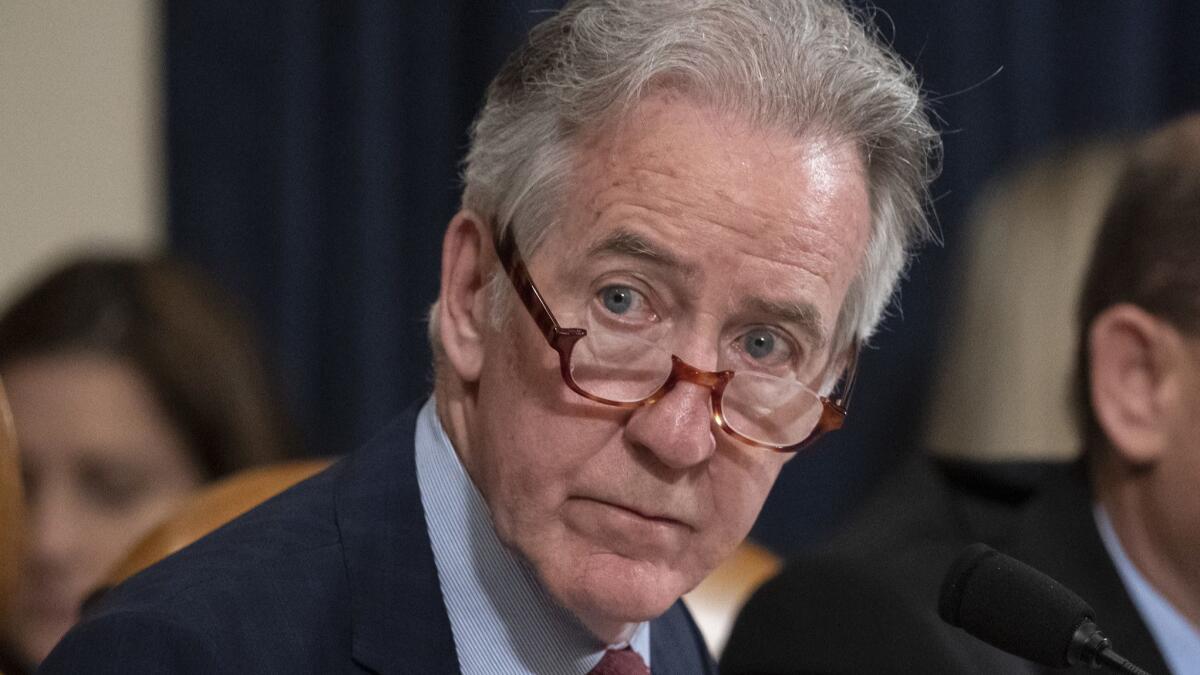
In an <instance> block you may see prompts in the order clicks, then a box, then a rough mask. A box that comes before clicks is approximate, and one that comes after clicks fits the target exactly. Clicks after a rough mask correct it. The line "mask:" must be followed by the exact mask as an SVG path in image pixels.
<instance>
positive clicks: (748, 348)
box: [742, 329, 775, 360]
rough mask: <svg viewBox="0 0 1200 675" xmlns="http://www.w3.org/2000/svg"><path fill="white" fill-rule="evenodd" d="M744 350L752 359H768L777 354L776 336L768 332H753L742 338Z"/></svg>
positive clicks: (760, 330)
mask: <svg viewBox="0 0 1200 675" xmlns="http://www.w3.org/2000/svg"><path fill="white" fill-rule="evenodd" d="M742 350H743V351H745V352H746V354H747V355H749V356H750V357H751V358H754V359H759V360H762V359H766V358H768V357H770V356H771V355H772V354H773V353H774V352H775V336H774V335H773V334H772V333H771V332H770V331H767V330H763V329H757V330H752V331H750V332H748V333H746V334H745V335H744V336H743V337H742Z"/></svg>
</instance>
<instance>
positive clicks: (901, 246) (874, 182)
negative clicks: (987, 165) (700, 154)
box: [431, 0, 941, 350]
mask: <svg viewBox="0 0 1200 675" xmlns="http://www.w3.org/2000/svg"><path fill="white" fill-rule="evenodd" d="M664 88H669V89H671V90H674V91H679V92H682V93H684V94H686V95H687V96H689V97H691V98H693V99H695V100H697V101H700V102H703V103H706V104H710V105H714V106H717V107H718V108H719V109H722V110H729V111H733V112H735V113H736V114H739V115H742V116H744V117H745V118H746V119H748V120H750V121H751V122H752V123H753V124H755V125H756V126H759V127H760V128H763V129H772V130H776V129H777V130H782V131H784V132H786V133H789V134H792V135H794V136H796V137H800V136H802V135H806V134H824V135H826V137H830V138H833V139H837V140H846V141H849V142H852V143H854V144H855V145H856V146H857V147H858V148H859V149H860V152H861V157H862V159H863V163H864V166H865V168H866V174H867V176H866V178H867V181H868V191H869V194H870V202H871V212H872V233H871V236H870V240H869V243H868V247H867V252H866V256H865V260H864V263H863V266H862V268H861V269H860V270H859V273H858V274H857V275H856V277H855V280H854V281H853V283H852V285H851V287H850V290H849V293H848V295H847V298H846V302H845V304H844V306H843V311H842V312H841V314H840V315H839V317H838V322H837V328H836V329H835V335H834V341H833V345H834V347H835V348H839V349H840V348H844V347H846V346H848V345H850V344H851V343H853V342H854V341H860V342H863V341H866V340H867V339H868V338H869V337H870V336H871V335H872V333H873V332H874V330H875V327H876V325H877V324H878V323H879V321H880V319H881V317H882V316H883V314H884V312H885V310H886V308H887V304H888V301H889V299H890V298H891V296H892V293H893V290H894V288H895V286H896V283H897V281H898V280H899V278H900V276H901V274H902V273H903V271H904V269H905V267H906V265H907V262H908V258H909V254H908V251H909V250H910V249H911V248H913V247H914V246H915V245H916V244H917V243H918V242H920V241H923V240H925V239H927V238H929V237H930V234H931V230H930V227H929V223H928V221H927V220H926V217H925V208H924V207H925V205H926V203H927V201H928V199H927V195H928V192H927V189H928V184H929V182H930V181H931V180H932V178H933V176H934V175H936V172H937V167H938V161H939V158H940V150H941V143H940V140H939V138H938V135H937V132H936V131H935V130H934V128H933V126H932V125H931V123H930V120H929V115H928V113H927V111H926V108H925V103H924V101H923V99H922V96H921V94H920V90H919V86H918V84H917V81H916V78H915V76H914V75H913V73H912V71H911V70H910V69H909V68H908V66H907V65H905V64H904V63H903V62H902V61H901V60H900V59H899V58H898V57H897V56H896V55H895V54H894V53H893V52H892V51H891V49H890V48H889V47H887V46H886V45H885V44H884V43H883V40H882V39H881V38H880V36H879V35H878V34H877V32H876V30H875V29H874V27H873V26H872V24H871V21H870V18H869V17H867V16H865V15H862V14H859V13H856V12H854V11H852V10H851V9H849V8H847V7H846V6H845V5H843V4H842V3H841V2H839V1H837V0H754V1H750V0H576V1H573V2H570V3H568V4H567V6H566V7H565V8H564V9H563V10H562V11H561V12H560V13H558V14H557V15H555V16H554V17H552V18H550V19H548V20H547V21H545V22H543V23H541V24H539V25H538V26H537V27H535V28H534V29H533V30H532V32H531V33H530V35H529V38H528V40H527V41H526V43H525V44H524V45H523V46H522V47H521V48H520V49H519V50H518V51H517V52H515V53H514V54H513V55H512V56H511V57H510V58H509V59H508V61H507V62H506V63H505V65H504V67H503V68H502V70H501V71H500V74H499V75H498V76H497V77H496V79H495V80H494V81H493V82H492V84H491V86H490V87H489V89H488V93H487V100H486V102H485V104H484V107H483V110H482V111H481V112H480V114H479V116H478V118H477V119H476V121H475V124H474V127H473V129H472V136H471V138H472V142H471V148H470V152H469V153H468V155H467V158H466V170H465V176H464V178H465V184H466V186H465V190H464V193H463V206H464V207H465V208H469V209H471V210H473V211H475V212H476V213H478V214H479V215H480V216H481V217H483V218H485V219H487V220H488V221H489V222H490V223H491V224H492V226H493V227H496V228H502V227H508V226H510V225H511V226H512V227H513V228H514V235H515V236H516V239H517V242H518V245H519V246H520V247H521V250H522V251H523V252H524V253H525V254H526V255H527V256H528V255H531V254H532V253H533V252H534V251H535V250H537V248H538V246H539V245H540V243H541V241H542V240H543V239H544V237H545V234H546V232H547V230H548V229H549V228H550V227H551V226H553V225H554V224H555V222H556V216H557V214H558V213H559V209H560V207H561V205H562V199H563V197H564V195H565V192H566V190H565V184H566V181H567V180H569V173H570V167H571V164H572V158H573V155H572V153H573V152H574V150H575V148H576V147H577V144H578V143H579V142H580V141H581V139H584V138H585V137H586V135H587V134H588V133H594V132H595V130H596V129H597V128H600V127H602V126H603V125H604V124H606V123H611V122H614V121H619V120H620V119H621V118H622V116H623V115H624V114H626V113H627V112H628V111H629V110H630V108H632V107H633V106H634V105H635V104H636V103H637V102H638V101H639V100H641V99H642V98H644V97H645V96H646V95H647V94H648V93H649V92H651V91H654V90H655V89H664ZM497 276H502V275H497ZM492 281H493V282H494V281H495V277H493V279H492ZM492 287H493V289H494V290H496V291H503V290H504V288H503V286H502V284H497V283H492ZM508 295H511V294H508ZM504 297H507V296H500V295H493V300H496V301H497V302H493V306H494V307H497V308H499V309H498V310H497V312H498V313H499V314H498V315H499V316H503V314H504V312H505V311H506V309H505V308H506V307H507V304H508V303H506V302H504V301H503V298H504ZM436 330H437V328H436V325H432V326H431V332H433V333H434V334H436ZM436 349H437V345H436V344H435V350H436Z"/></svg>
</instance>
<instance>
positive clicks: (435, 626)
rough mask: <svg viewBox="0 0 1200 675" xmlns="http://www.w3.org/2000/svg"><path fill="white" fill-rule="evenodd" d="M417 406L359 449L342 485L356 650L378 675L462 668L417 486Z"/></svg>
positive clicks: (341, 521)
mask: <svg viewBox="0 0 1200 675" xmlns="http://www.w3.org/2000/svg"><path fill="white" fill-rule="evenodd" d="M417 411H418V408H417V407H413V408H411V409H409V410H408V411H407V412H406V413H405V414H404V415H403V416H402V417H401V418H400V419H398V420H397V421H395V422H393V423H392V424H391V425H389V426H388V428H387V429H385V430H384V431H383V432H382V433H380V434H379V435H378V436H377V437H376V438H375V439H374V440H372V441H371V442H370V443H368V444H367V445H366V446H365V447H364V448H362V449H361V450H360V451H358V452H356V453H355V454H354V455H352V456H351V457H350V458H349V459H348V462H347V464H346V467H345V470H344V471H343V473H342V475H341V476H340V478H339V481H338V484H337V486H336V488H335V503H336V506H335V508H336V510H337V515H336V517H337V522H338V528H339V531H340V533H341V537H342V542H343V555H344V557H345V564H346V574H347V577H348V583H349V588H350V596H351V598H350V600H351V612H352V614H353V616H352V630H353V641H354V642H353V655H354V659H355V661H357V662H358V663H359V664H360V665H362V666H364V667H366V668H368V669H369V670H373V671H375V672H379V673H412V672H430V673H455V672H458V658H457V656H456V654H455V651H454V636H453V633H452V632H451V629H450V620H449V618H448V617H447V616H446V608H445V604H444V603H443V601H442V593H441V586H440V585H439V583H438V578H437V568H436V566H435V564H434V560H433V551H432V549H431V547H430V543H429V535H428V532H427V530H426V526H425V514H424V510H423V509H422V507H421V498H420V491H419V489H418V487H417V476H416V465H415V459H414V456H415V455H414V450H413V437H414V431H415V428H416V426H415V425H416V415H417Z"/></svg>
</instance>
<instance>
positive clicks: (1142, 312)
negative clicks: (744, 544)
mask: <svg viewBox="0 0 1200 675" xmlns="http://www.w3.org/2000/svg"><path fill="white" fill-rule="evenodd" d="M1078 319H1079V326H1080V330H1079V348H1078V368H1077V375H1076V378H1077V383H1076V386H1077V389H1078V391H1077V398H1078V408H1079V418H1080V427H1081V432H1082V433H1081V437H1082V438H1083V442H1084V460H1085V461H1084V462H1083V464H1082V465H1081V466H1079V467H1075V470H1073V471H1071V472H1070V473H1067V474H1061V475H1060V474H1054V475H1053V476H1051V478H1052V480H1051V481H1049V482H1048V484H1046V485H1045V486H1044V487H1043V488H1042V489H1041V491H1040V492H1039V494H1036V495H1035V496H1034V497H1033V498H1032V500H1031V501H1030V502H1029V503H1028V504H1027V505H1026V506H1025V507H1024V510H1023V512H1021V513H1019V514H1018V515H1017V517H1016V519H1015V521H1014V522H1011V523H1008V524H1007V526H1005V527H996V525H995V510H996V508H995V505H992V506H991V507H987V506H986V505H984V504H982V503H981V500H979V499H978V498H977V497H974V496H972V495H970V494H968V493H966V492H965V491H962V490H961V489H958V488H954V487H951V486H950V485H948V484H947V483H945V482H942V481H939V480H938V479H937V477H934V476H931V475H929V474H928V473H927V472H925V473H922V472H916V473H912V474H910V475H908V476H907V477H906V478H905V479H903V480H900V481H898V482H897V483H896V484H894V485H892V486H890V487H889V489H888V490H887V491H885V494H881V495H880V497H879V499H878V500H877V502H876V503H875V504H874V505H872V506H870V507H868V508H867V509H866V510H865V511H864V512H863V513H862V514H861V515H860V517H859V518H858V519H857V520H856V524H857V526H858V529H857V531H847V532H846V533H845V535H844V536H842V537H840V538H839V540H838V541H837V542H836V543H835V544H834V545H833V546H831V547H830V548H829V550H827V551H823V552H822V553H821V554H819V555H813V556H810V557H806V558H803V559H798V560H796V561H793V562H792V563H791V564H790V565H789V567H788V568H787V569H786V570H785V571H784V573H783V574H782V575H781V576H780V577H779V578H778V579H776V580H774V581H772V582H771V583H770V584H768V585H767V586H766V587H764V588H763V589H761V590H760V591H759V592H758V593H757V594H756V596H755V598H754V599H752V600H751V601H750V603H749V604H748V606H747V608H746V610H745V612H744V613H743V615H742V616H741V617H740V618H739V620H738V624H737V626H736V627H735V629H734V633H733V636H732V637H731V640H730V644H729V647H728V649H727V651H726V652H725V656H724V659H723V661H722V667H723V670H725V671H727V672H733V673H737V672H746V673H792V672H797V671H800V672H814V673H815V672H831V671H837V672H877V673H883V672H895V673H906V672H914V671H916V670H920V671H923V672H938V673H964V674H965V673H996V674H997V675H1000V674H1002V673H1003V674H1008V673H1022V672H1043V669H1042V668H1040V667H1037V666H1035V665H1034V664H1031V663H1029V662H1026V661H1023V660H1022V659H1018V658H1017V657H1015V656H1010V655H1008V654H1005V653H1003V652H1001V651H999V650H998V649H995V648H992V647H990V646H988V645H986V644H984V643H983V642H981V641H979V640H977V639H975V638H973V637H971V636H969V635H967V634H966V633H964V632H963V631H961V630H958V629H956V628H951V627H950V626H949V625H947V624H945V623H944V622H942V621H941V619H939V618H938V616H937V597H938V589H939V586H940V584H941V579H942V576H943V575H944V574H945V573H946V570H947V568H948V567H949V566H950V563H951V561H952V560H953V558H954V557H955V555H956V554H957V553H958V551H959V550H960V549H961V548H962V547H963V546H964V545H966V544H967V543H968V542H970V541H973V540H975V539H987V538H989V536H991V537H995V539H993V542H992V543H994V544H995V545H996V546H997V547H998V548H1001V549H1002V550H1004V551H1006V552H1007V553H1010V554H1011V555H1012V556H1014V557H1016V558H1018V559H1021V560H1023V561H1025V562H1027V563H1029V564H1031V565H1033V566H1034V567H1037V568H1039V569H1041V570H1042V571H1044V572H1046V573H1047V574H1049V575H1050V576H1052V577H1054V578H1056V579H1058V580H1059V581H1060V582H1062V583H1063V584H1064V585H1066V586H1067V587H1068V588H1071V589H1072V590H1074V591H1075V592H1077V593H1078V594H1079V595H1081V596H1082V597H1083V598H1084V599H1085V600H1086V601H1088V602H1089V603H1090V604H1091V605H1092V607H1093V608H1094V609H1095V611H1096V614H1097V616H1096V620H1097V623H1098V624H1099V625H1100V626H1101V628H1102V629H1103V630H1104V632H1105V634H1106V635H1107V636H1108V637H1109V638H1110V639H1111V640H1112V642H1113V647H1114V649H1115V650H1116V651H1117V652H1119V653H1120V654H1121V655H1123V656H1125V657H1126V658H1128V659H1129V660H1131V661H1132V662H1134V663H1135V664H1137V665H1139V666H1141V667H1142V668H1144V669H1146V670H1147V671H1148V672H1152V673H1163V672H1168V670H1169V672H1172V673H1176V674H1177V675H1178V674H1183V673H1200V489H1198V486H1200V115H1192V116H1190V117H1186V118H1183V119H1181V120H1179V121H1176V122H1175V123H1173V124H1171V125H1169V126H1167V127H1165V128H1164V129H1162V130H1161V131H1158V132H1157V133H1155V134H1154V135H1152V136H1150V137H1149V138H1147V139H1146V140H1144V141H1142V142H1141V143H1140V144H1139V145H1138V146H1137V148H1135V150H1134V152H1133V155H1132V157H1131V159H1130V160H1129V163H1128V165H1127V167H1126V168H1125V169H1124V173H1123V175H1122V177H1121V179H1120V180H1119V182H1118V184H1117V186H1116V193H1115V195H1114V197H1113V201H1112V203H1111V204H1110V205H1109V206H1108V208H1107V210H1106V215H1105V217H1104V222H1103V224H1102V225H1101V229H1100V232H1099V235H1098V238H1097V241H1096V244H1095V249H1094V252H1093V256H1092V260H1091V263H1090V268H1089V272H1088V273H1087V275H1086V278H1085V280H1084V287H1083V291H1082V295H1081V298H1080V303H1079V315H1078ZM900 494H906V495H908V497H909V501H908V502H907V504H908V509H907V510H906V511H905V513H904V515H900V516H897V515H896V514H897V508H896V504H897V503H899V501H898V500H899V498H900V497H899V496H898V495H900ZM1076 669H1077V670H1078V672H1091V671H1090V670H1089V668H1088V667H1087V666H1083V665H1080V666H1077V668H1076ZM1045 672H1059V671H1057V670H1045Z"/></svg>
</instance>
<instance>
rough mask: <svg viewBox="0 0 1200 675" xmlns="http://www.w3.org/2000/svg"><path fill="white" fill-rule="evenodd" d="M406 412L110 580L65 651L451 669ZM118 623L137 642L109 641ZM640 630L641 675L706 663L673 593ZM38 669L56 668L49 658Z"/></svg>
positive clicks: (179, 663) (200, 665) (270, 664)
mask: <svg viewBox="0 0 1200 675" xmlns="http://www.w3.org/2000/svg"><path fill="white" fill-rule="evenodd" d="M415 420H416V409H415V408H414V409H412V410H410V411H408V412H407V413H405V414H404V415H403V416H402V417H401V418H400V419H398V420H397V421H395V422H394V423H393V424H391V425H390V426H389V427H388V428H387V429H385V430H384V431H383V432H382V433H381V434H380V435H379V436H378V437H376V438H375V439H374V440H373V441H372V442H371V443H369V444H368V445H367V446H366V447H364V448H363V449H362V450H361V451H359V452H357V453H355V454H354V455H352V456H351V457H349V458H347V459H345V460H343V461H341V462H339V463H338V464H337V465H335V466H334V467H333V468H332V469H330V470H328V471H326V472H324V473H322V474H321V475H319V476H317V477H315V478H313V479H311V480H309V481H307V482H305V483H303V484H301V485H299V486H297V487H296V488H294V489H292V490H289V491H287V492H285V493H284V494H282V495H280V496H279V497H276V498H274V499H272V500H270V501H268V502H267V503H266V504H264V505H263V506H262V507H260V508H258V509H255V510H254V511H253V512H252V513H250V514H249V515H248V516H246V517H244V518H240V519H238V520H236V521H234V522H233V523H232V524H230V525H229V526H227V527H225V528H223V529H221V530H219V531H218V532H217V533H215V534H214V535H213V536H210V537H208V538H205V539H202V540H201V541H200V542H199V543H198V544H197V545H195V546H193V547H192V548H190V549H189V550H188V555H186V556H174V557H171V558H169V559H168V560H166V561H165V562H164V563H163V564H161V565H157V566H155V567H153V568H151V569H150V570H149V571H148V572H147V573H145V574H143V575H141V576H139V577H138V578H137V581H136V582H135V583H132V584H126V585H123V586H119V587H117V589H115V590H114V591H112V592H110V594H109V595H108V596H107V597H105V598H104V601H103V603H102V604H101V606H100V607H99V608H97V610H96V611H95V612H93V613H92V614H91V615H90V619H91V622H90V623H88V624H85V625H84V627H83V630H81V631H78V632H77V634H76V635H75V636H74V639H75V642H74V643H73V644H72V650H73V651H74V652H75V653H78V654H92V655H95V656H96V657H98V658H97V660H98V661H99V662H102V663H106V664H107V663H108V660H107V659H105V658H104V656H105V655H106V654H110V653H116V654H120V655H121V658H122V661H121V663H120V664H118V665H116V666H115V668H114V669H113V670H111V671H110V670H108V669H107V668H108V666H106V667H105V668H100V669H96V670H95V671H91V672H114V673H117V672H122V673H159V672H162V673H168V672H188V673H235V672H243V673H299V672H313V673H340V672H360V671H364V672H380V673H451V672H458V660H457V658H456V656H455V650H454V640H453V637H452V635H451V630H450V622H449V620H448V619H447V616H446V607H445V605H444V604H443V600H442V594H441V591H440V589H439V587H438V581H437V573H436V571H435V568H434V560H433V553H432V551H431V550H430V543H429V535H428V533H427V532H426V529H425V517H424V515H423V510H422V506H421V498H420V495H419V493H418V489H417V481H416V475H415V472H414V470H413V469H414V467H413V463H414V459H413V434H414V425H415ZM331 582H332V583H331ZM199 617H202V618H203V620H202V621H198V618H199ZM198 626H203V628H198ZM89 627H95V628H96V630H89ZM118 630H126V631H130V632H131V633H134V634H138V635H141V636H142V637H141V638H139V640H140V641H142V642H145V643H146V645H147V648H144V649H141V650H130V649H128V648H127V647H126V646H124V645H121V644H117V643H114V642H113V638H112V636H113V634H114V631H118ZM201 631H203V632H201ZM651 640H652V644H651V663H652V664H653V667H654V672H655V673H677V674H678V675H690V674H692V673H709V672H713V670H712V668H711V667H710V666H709V664H708V663H706V661H705V659H704V658H703V657H702V655H703V654H704V644H703V640H702V638H701V637H700V634H699V632H698V631H697V630H696V628H695V625H694V624H693V623H692V621H691V618H690V617H689V616H688V615H687V612H686V611H685V610H684V609H683V606H682V603H676V604H675V606H674V607H672V609H671V610H670V611H669V612H667V613H666V614H664V615H663V616H662V617H660V618H659V619H657V620H655V621H654V622H653V623H652V627H651ZM212 646H215V649H211V648H210V647H212ZM347 655H350V657H351V658H352V659H353V664H352V663H351V662H350V661H348V660H347ZM44 667H45V668H46V669H48V670H49V671H51V672H60V670H59V664H58V662H56V661H55V657H54V656H52V657H51V658H50V659H49V660H48V661H47V662H46V663H45V664H44ZM68 670H69V668H68V667H66V666H63V667H62V670H61V672H68Z"/></svg>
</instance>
